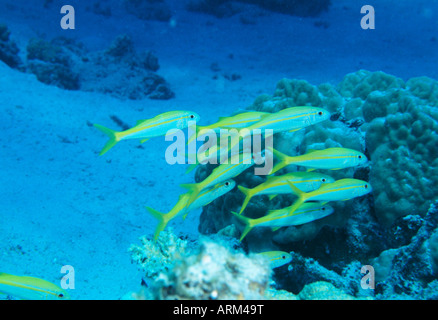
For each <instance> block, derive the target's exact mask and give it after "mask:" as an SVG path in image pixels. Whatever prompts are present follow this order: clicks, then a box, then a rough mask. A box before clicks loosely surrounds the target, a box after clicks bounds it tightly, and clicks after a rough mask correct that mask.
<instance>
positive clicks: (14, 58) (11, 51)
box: [0, 24, 22, 68]
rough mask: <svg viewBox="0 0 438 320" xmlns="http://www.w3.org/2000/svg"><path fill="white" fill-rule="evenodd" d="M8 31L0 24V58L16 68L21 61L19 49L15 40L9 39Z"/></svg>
mask: <svg viewBox="0 0 438 320" xmlns="http://www.w3.org/2000/svg"><path fill="white" fill-rule="evenodd" d="M10 33H11V32H10V31H9V29H8V27H7V26H6V25H4V24H0V60H1V61H3V62H4V63H6V64H7V65H8V66H10V67H11V68H18V67H19V66H20V65H21V64H22V61H21V59H20V57H19V56H18V53H19V51H20V50H19V49H18V47H17V45H16V44H15V42H13V41H12V40H10V39H9V37H10Z"/></svg>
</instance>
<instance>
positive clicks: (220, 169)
mask: <svg viewBox="0 0 438 320" xmlns="http://www.w3.org/2000/svg"><path fill="white" fill-rule="evenodd" d="M254 163H255V162H254V156H253V154H252V153H251V152H243V153H238V154H235V155H233V156H231V158H229V159H227V163H223V164H220V165H219V166H217V167H216V168H214V170H213V171H212V172H211V173H210V175H209V176H208V177H207V178H205V179H204V180H202V181H201V182H198V183H188V184H181V187H182V188H185V189H187V190H188V191H189V192H188V193H190V197H189V200H188V201H187V206H190V205H191V204H192V203H193V201H195V199H196V197H197V196H198V194H199V193H200V192H201V191H202V190H203V189H206V188H208V187H211V186H213V185H215V184H217V183H219V182H222V181H225V180H227V179H230V178H233V177H235V176H238V175H239V174H241V173H242V172H243V171H245V170H246V169H248V168H250V167H251V166H253V165H254Z"/></svg>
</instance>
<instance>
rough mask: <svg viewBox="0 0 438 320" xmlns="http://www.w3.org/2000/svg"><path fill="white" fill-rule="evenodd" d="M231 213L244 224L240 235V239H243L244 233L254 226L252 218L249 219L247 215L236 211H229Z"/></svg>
mask: <svg viewBox="0 0 438 320" xmlns="http://www.w3.org/2000/svg"><path fill="white" fill-rule="evenodd" d="M231 213H232V214H233V215H234V216H235V217H236V218H237V219H238V220H239V221H240V222H242V223H243V224H244V225H245V228H244V229H243V231H242V234H241V235H240V241H242V240H243V238H245V237H246V235H247V234H248V233H249V232H250V231H251V230H252V228H254V219H250V218H248V217H245V216H242V215H240V214H239V213H237V212H234V211H231Z"/></svg>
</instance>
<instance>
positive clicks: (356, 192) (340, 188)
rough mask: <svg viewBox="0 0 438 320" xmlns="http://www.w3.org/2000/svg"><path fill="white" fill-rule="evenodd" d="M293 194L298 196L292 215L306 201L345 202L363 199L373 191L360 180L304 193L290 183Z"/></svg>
mask: <svg viewBox="0 0 438 320" xmlns="http://www.w3.org/2000/svg"><path fill="white" fill-rule="evenodd" d="M288 184H289V186H290V187H291V189H292V190H293V192H294V193H295V194H296V195H297V196H298V199H297V200H295V202H294V204H293V205H292V206H290V208H289V212H290V214H292V213H294V212H295V210H297V209H298V208H299V207H300V206H301V205H302V204H303V203H304V202H306V201H338V200H341V201H345V200H350V199H353V198H356V197H361V196H363V195H366V194H368V193H370V192H371V191H372V188H371V185H370V184H369V183H368V182H366V181H362V180H358V179H350V178H347V179H340V180H337V181H335V182H333V183H327V184H324V185H322V186H321V188H319V189H318V190H315V191H311V192H307V193H306V192H302V191H301V190H300V189H298V188H297V187H295V186H294V185H293V184H292V183H291V182H288Z"/></svg>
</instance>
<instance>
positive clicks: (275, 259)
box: [256, 251, 292, 269]
mask: <svg viewBox="0 0 438 320" xmlns="http://www.w3.org/2000/svg"><path fill="white" fill-rule="evenodd" d="M256 255H259V256H262V257H264V258H266V259H268V261H269V266H270V267H271V268H272V269H274V268H278V267H281V266H284V265H285V264H288V263H289V262H291V261H292V256H291V254H290V253H288V252H285V251H266V252H259V253H257V254H256Z"/></svg>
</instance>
